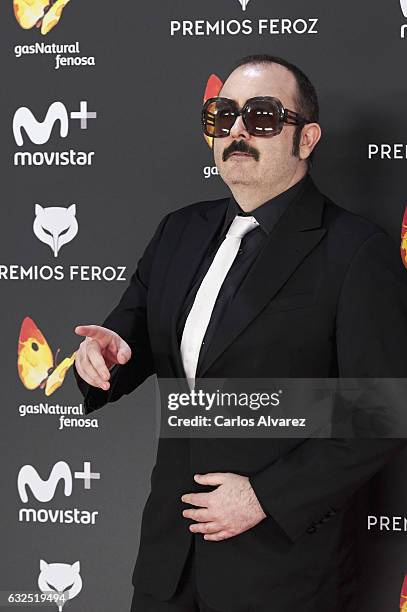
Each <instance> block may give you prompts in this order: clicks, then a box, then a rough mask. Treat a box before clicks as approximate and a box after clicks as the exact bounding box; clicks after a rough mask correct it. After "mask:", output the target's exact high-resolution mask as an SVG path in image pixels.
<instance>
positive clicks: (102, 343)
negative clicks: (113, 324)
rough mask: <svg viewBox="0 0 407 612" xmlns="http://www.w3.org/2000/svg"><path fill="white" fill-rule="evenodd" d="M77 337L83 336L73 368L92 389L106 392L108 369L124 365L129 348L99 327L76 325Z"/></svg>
mask: <svg viewBox="0 0 407 612" xmlns="http://www.w3.org/2000/svg"><path fill="white" fill-rule="evenodd" d="M75 333H76V334H78V336H85V339H84V340H83V342H81V344H80V345H79V348H78V350H77V351H76V356H75V367H76V370H77V372H78V374H79V376H80V377H81V378H83V380H85V381H86V382H87V383H88V384H90V385H92V386H93V387H100V388H101V389H103V390H105V391H107V390H108V389H109V387H110V383H109V382H108V381H109V378H110V372H109V368H110V367H111V366H112V365H115V364H117V363H118V364H124V363H127V361H129V359H130V357H131V348H130V347H129V345H128V344H127V342H125V341H124V340H123V338H121V337H120V336H119V334H116V332H114V331H112V330H111V329H107V328H106V327H101V326H100V325H78V326H77V327H75Z"/></svg>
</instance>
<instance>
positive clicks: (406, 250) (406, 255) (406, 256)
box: [400, 207, 407, 268]
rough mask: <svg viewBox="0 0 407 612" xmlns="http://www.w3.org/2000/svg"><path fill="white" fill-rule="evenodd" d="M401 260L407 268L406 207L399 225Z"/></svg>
mask: <svg viewBox="0 0 407 612" xmlns="http://www.w3.org/2000/svg"><path fill="white" fill-rule="evenodd" d="M400 252H401V259H402V260H403V264H404V265H405V266H406V268H407V207H406V210H405V211H404V217H403V223H402V224H401V246H400Z"/></svg>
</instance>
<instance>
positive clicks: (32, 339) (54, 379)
mask: <svg viewBox="0 0 407 612" xmlns="http://www.w3.org/2000/svg"><path fill="white" fill-rule="evenodd" d="M59 350H60V349H59V348H58V349H57V351H56V354H55V360H54V357H53V355H52V352H51V349H50V347H49V344H48V342H47V341H46V339H45V337H44V335H43V334H42V333H41V331H40V330H39V329H38V327H37V326H36V324H35V323H34V321H33V320H32V319H31V318H30V317H25V319H24V320H23V322H22V324H21V329H20V336H19V338H18V357H17V367H18V375H19V377H20V380H21V382H22V383H23V385H24V387H26V389H30V390H33V389H37V388H38V387H40V388H41V389H44V388H45V395H47V396H48V395H51V394H52V393H54V391H56V390H57V389H58V388H59V387H60V386H61V385H62V383H63V382H64V380H65V376H66V374H67V372H68V370H69V368H70V367H71V366H72V364H73V362H74V361H75V354H76V351H75V352H74V353H72V355H71V356H70V357H65V359H63V360H62V361H61V363H59V364H58V365H57V364H56V358H57V355H58V352H59ZM51 370H52V371H51Z"/></svg>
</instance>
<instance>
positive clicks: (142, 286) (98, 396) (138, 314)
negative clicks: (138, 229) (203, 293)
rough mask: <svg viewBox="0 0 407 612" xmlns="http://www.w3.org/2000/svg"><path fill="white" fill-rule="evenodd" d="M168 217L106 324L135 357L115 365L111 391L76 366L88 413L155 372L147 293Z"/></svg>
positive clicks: (151, 241) (78, 382)
mask: <svg viewBox="0 0 407 612" xmlns="http://www.w3.org/2000/svg"><path fill="white" fill-rule="evenodd" d="M168 217H169V214H168V215H166V216H165V217H164V218H163V219H162V220H161V222H160V223H159V225H158V227H157V229H156V231H155V233H154V236H153V237H152V239H151V240H150V242H149V244H148V245H147V247H146V249H145V251H144V253H143V255H142V257H141V258H140V259H139V261H138V263H137V267H136V270H135V271H134V273H133V274H132V276H131V279H130V282H129V285H128V287H127V289H126V290H125V292H124V293H123V295H122V297H121V299H120V301H119V303H118V304H117V306H116V307H115V308H114V309H113V310H112V312H111V313H110V314H109V315H108V316H107V317H106V319H105V320H104V321H103V323H102V326H103V327H107V328H108V329H112V330H113V331H115V332H117V333H118V334H119V336H121V337H122V338H123V340H125V341H126V342H127V343H128V344H129V346H130V348H131V352H132V354H131V358H130V359H129V361H128V362H127V363H126V364H123V365H120V364H116V365H114V366H113V367H112V368H111V377H110V387H109V389H108V390H107V391H104V390H103V389H100V388H99V387H93V386H92V385H89V384H88V383H87V382H86V381H84V380H83V379H82V378H81V377H80V376H79V374H78V372H77V370H76V367H75V365H74V368H73V370H74V375H75V378H76V381H77V384H78V387H79V389H80V391H81V393H82V394H83V396H84V408H85V412H86V414H88V413H89V412H92V411H93V410H96V409H97V408H100V407H102V406H104V405H105V404H106V403H108V402H115V401H116V400H118V399H119V398H120V397H121V396H122V395H124V394H128V393H131V391H133V390H134V389H135V388H136V387H138V386H139V385H140V384H141V383H142V382H143V381H144V380H145V379H146V378H148V376H150V375H151V374H154V372H155V366H154V358H153V355H152V351H151V346H150V340H149V334H148V327H147V294H148V287H149V282H150V273H151V267H152V264H153V260H154V255H155V252H156V248H157V244H158V242H159V240H160V238H161V235H162V232H163V229H164V226H165V223H166V221H167V219H168Z"/></svg>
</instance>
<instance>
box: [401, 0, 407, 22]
mask: <svg viewBox="0 0 407 612" xmlns="http://www.w3.org/2000/svg"><path fill="white" fill-rule="evenodd" d="M400 6H401V10H402V11H403V15H404V17H406V18H407V0H400Z"/></svg>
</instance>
